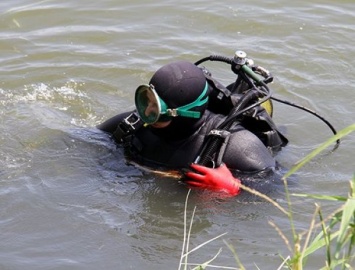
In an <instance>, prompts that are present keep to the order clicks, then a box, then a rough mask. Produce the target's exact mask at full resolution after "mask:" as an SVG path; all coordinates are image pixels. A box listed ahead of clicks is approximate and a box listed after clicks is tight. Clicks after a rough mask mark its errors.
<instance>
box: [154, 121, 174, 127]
mask: <svg viewBox="0 0 355 270" xmlns="http://www.w3.org/2000/svg"><path fill="white" fill-rule="evenodd" d="M170 123H171V121H167V122H155V123H154V124H151V125H150V126H151V127H153V128H165V127H167V126H169V125H170Z"/></svg>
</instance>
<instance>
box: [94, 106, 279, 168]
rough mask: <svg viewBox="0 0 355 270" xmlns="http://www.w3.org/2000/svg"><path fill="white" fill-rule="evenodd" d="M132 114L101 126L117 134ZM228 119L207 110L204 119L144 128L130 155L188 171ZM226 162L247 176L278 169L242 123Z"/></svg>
mask: <svg viewBox="0 0 355 270" xmlns="http://www.w3.org/2000/svg"><path fill="white" fill-rule="evenodd" d="M130 113H131V112H128V113H123V114H119V115H116V116H114V117H112V118H110V119H108V120H107V121H106V122H104V123H102V124H101V125H99V126H98V128H99V129H101V130H103V131H105V132H108V133H111V134H113V133H114V132H115V130H116V128H117V126H118V124H119V123H120V122H121V121H122V120H123V119H124V118H125V117H127V116H128V115H129V114H130ZM224 119H225V116H224V115H220V114H214V113H212V112H210V111H209V110H206V111H205V112H204V114H203V116H202V117H201V118H200V119H191V118H184V117H177V118H174V119H173V121H172V123H171V124H170V125H169V126H168V127H166V128H161V129H157V128H153V127H151V126H146V127H145V126H143V127H141V128H140V129H138V130H137V131H136V132H135V133H134V135H133V136H131V137H130V138H129V141H128V143H126V144H125V150H126V154H127V155H128V157H129V158H130V159H132V160H133V161H135V162H137V163H139V164H142V165H145V166H150V167H157V166H158V167H161V166H163V167H166V168H171V169H181V168H188V167H189V164H191V163H192V162H193V161H194V160H195V159H196V157H197V156H198V154H199V151H200V150H201V147H202V144H203V141H204V140H205V139H206V134H208V133H209V131H210V130H211V129H213V128H215V127H216V126H218V124H219V123H221V122H222V121H223V120H224ZM229 132H230V133H231V135H230V138H229V141H228V144H227V147H226V150H225V152H224V154H223V159H222V160H223V162H224V163H225V164H226V165H227V167H228V168H230V169H232V170H238V171H240V172H245V173H249V172H250V173H254V172H260V171H263V170H265V169H268V168H270V169H271V168H274V167H275V160H274V158H273V155H272V152H271V150H270V148H268V147H266V146H265V144H264V143H263V142H262V141H261V140H260V139H259V138H258V137H257V136H256V135H255V134H254V133H252V132H251V131H249V130H247V129H246V128H245V127H243V125H242V124H239V123H237V124H234V125H233V126H232V127H231V128H230V129H229Z"/></svg>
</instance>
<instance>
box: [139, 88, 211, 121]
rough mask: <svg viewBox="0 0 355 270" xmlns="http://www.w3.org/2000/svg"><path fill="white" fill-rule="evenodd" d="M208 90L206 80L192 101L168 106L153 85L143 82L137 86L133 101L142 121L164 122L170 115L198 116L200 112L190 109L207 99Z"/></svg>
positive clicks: (169, 118) (202, 103) (200, 104)
mask: <svg viewBox="0 0 355 270" xmlns="http://www.w3.org/2000/svg"><path fill="white" fill-rule="evenodd" d="M207 90H208V84H207V82H206V85H205V88H204V89H203V91H202V93H201V95H200V96H199V97H198V98H197V99H196V100H195V101H193V102H191V103H189V104H187V105H184V106H181V107H178V108H173V109H171V108H168V106H167V104H166V103H165V102H164V100H162V99H161V98H160V97H159V95H158V94H157V92H156V91H155V89H154V86H153V85H152V84H151V85H147V84H143V85H140V86H138V88H137V90H136V93H135V103H136V108H137V112H138V114H139V116H140V117H141V118H142V120H143V122H145V123H147V124H154V123H155V122H158V121H160V122H166V121H169V120H171V118H172V117H176V116H183V117H190V118H200V116H201V113H200V112H195V111H190V110H191V109H193V108H195V107H198V106H202V105H204V104H205V103H206V102H207V101H208V96H206V97H205V95H206V93H207Z"/></svg>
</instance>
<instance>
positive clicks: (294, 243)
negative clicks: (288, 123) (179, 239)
mask: <svg viewBox="0 0 355 270" xmlns="http://www.w3.org/2000/svg"><path fill="white" fill-rule="evenodd" d="M353 131H355V124H353V125H351V126H349V127H347V128H345V129H343V130H341V131H340V132H338V133H337V134H336V135H334V136H333V137H332V138H330V139H329V140H327V141H326V142H324V143H323V144H322V145H321V146H319V147H318V148H317V149H315V150H314V151H312V152H311V153H310V154H308V155H307V156H306V157H305V158H303V159H302V160H301V161H299V162H298V163H297V164H296V165H295V166H293V167H292V168H291V169H290V170H289V172H287V173H286V174H285V176H284V177H283V181H284V185H285V191H286V199H287V205H288V209H287V210H286V209H284V208H283V207H281V206H280V205H279V204H278V203H276V202H275V201H274V200H272V199H271V198H269V197H267V196H266V195H264V194H261V193H259V192H257V191H255V190H252V189H250V188H248V187H245V186H243V185H242V188H243V189H244V190H245V191H247V192H250V193H252V194H254V195H257V196H259V197H261V198H263V199H265V200H267V201H268V202H270V203H271V204H273V205H274V206H275V207H276V208H278V209H279V210H280V211H281V212H282V213H284V214H286V215H287V216H288V218H289V221H290V226H291V231H292V239H291V240H289V239H288V238H287V237H286V236H285V234H284V233H283V232H282V229H281V228H279V227H278V226H277V224H275V223H273V222H269V224H270V225H271V226H272V227H274V228H275V230H276V231H277V232H278V233H279V235H280V237H281V238H282V239H283V240H284V242H285V245H286V246H287V248H288V250H289V253H290V255H289V256H287V258H284V259H283V261H282V263H281V265H280V267H279V268H278V269H290V270H303V269H304V267H306V266H307V259H308V258H310V257H311V256H312V254H314V253H315V252H316V251H318V250H324V266H323V267H322V268H321V269H322V270H333V269H354V266H353V265H354V262H355V252H354V248H355V175H354V176H353V179H352V180H350V190H349V194H348V196H337V195H333V196H329V195H328V196H326V195H316V194H290V192H289V189H288V184H287V178H288V177H289V176H291V175H292V174H294V173H295V172H297V171H298V170H299V169H300V168H301V167H303V166H304V165H305V164H307V163H309V162H310V161H311V160H312V159H313V158H314V157H316V156H317V155H319V153H321V152H322V151H324V150H325V149H327V148H329V147H330V146H331V145H332V144H333V143H334V142H336V141H337V140H339V139H341V138H343V137H344V136H346V135H348V134H350V133H351V132H353ZM188 195H189V193H188ZM188 195H187V197H186V202H185V214H184V242H183V248H182V253H181V259H180V264H179V268H178V269H179V270H181V269H184V270H187V269H188V268H187V267H188V266H194V268H193V270H200V269H206V268H207V267H211V268H218V269H245V268H244V266H243V265H242V263H241V261H240V260H239V258H238V256H237V253H236V252H235V250H234V248H233V247H232V246H231V245H229V244H228V243H226V242H225V244H226V245H227V247H228V248H229V249H230V250H231V252H232V254H233V256H234V258H235V260H236V264H237V265H238V267H239V268H232V267H223V266H215V265H212V264H211V263H212V262H213V260H214V259H215V258H216V257H217V256H218V254H219V253H220V252H221V249H220V250H219V251H218V252H217V254H216V255H215V256H214V257H213V258H212V259H211V260H209V261H207V262H205V263H202V264H190V263H188V255H189V254H191V253H192V252H193V251H196V250H197V249H199V248H200V247H202V246H204V245H206V244H208V243H210V242H211V241H214V240H216V239H217V238H220V237H222V236H224V235H225V233H224V234H221V235H219V236H217V237H215V238H213V239H211V240H208V241H206V242H205V243H203V244H201V245H199V246H197V247H196V248H194V249H192V250H189V240H190V234H191V227H192V223H193V218H194V215H195V210H196V208H195V209H194V211H193V214H192V218H191V221H190V226H189V230H187V225H186V224H187V216H186V210H187V203H188ZM291 196H298V197H306V198H312V199H316V200H327V201H333V202H334V203H339V204H340V205H339V207H338V209H336V210H335V211H334V212H333V213H332V214H330V215H328V216H327V217H324V216H323V212H322V210H321V207H320V206H319V205H318V204H317V203H315V210H314V213H313V216H312V218H311V220H310V225H309V228H308V230H306V231H303V232H297V230H296V228H295V225H294V223H295V222H294V221H295V220H294V216H293V210H292V200H291ZM314 233H317V234H316V236H315V237H313V235H314ZM182 267H184V268H182ZM189 269H191V268H189Z"/></svg>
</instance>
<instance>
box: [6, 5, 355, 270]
mask: <svg viewBox="0 0 355 270" xmlns="http://www.w3.org/2000/svg"><path fill="white" fill-rule="evenodd" d="M352 7H353V3H352V1H345V0H343V1H340V2H336V3H335V2H331V1H321V2H319V1H316V2H312V3H308V2H307V1H298V2H297V4H296V2H294V3H293V2H288V1H277V2H275V3H269V2H263V3H260V2H256V1H239V2H238V4H236V3H235V1H225V2H223V3H217V2H216V3H215V2H213V3H212V2H208V1H207V2H206V1H204V2H201V1H189V2H187V1H180V2H176V1H175V2H172V1H168V0H164V1H158V2H154V3H153V2H151V1H148V2H147V1H145V2H144V1H140V2H134V3H133V2H132V3H131V2H128V1H121V2H120V3H119V5H118V4H117V3H116V2H114V1H111V0H105V1H101V2H92V3H87V2H84V1H75V2H73V3H60V2H58V1H56V0H48V1H46V0H44V1H38V2H36V3H34V2H31V1H29V0H18V1H8V2H6V1H3V2H1V3H0V14H1V17H0V30H1V33H2V35H1V36H0V49H1V54H0V59H1V63H2V65H1V67H0V69H1V73H0V74H1V81H0V129H1V133H0V143H1V148H0V204H1V206H2V207H1V208H0V230H1V232H2V233H1V237H0V240H1V241H0V242H1V244H0V268H1V269H24V268H26V269H36V270H38V269H104V268H106V269H135V268H144V269H157V268H159V269H171V268H177V265H178V261H179V258H180V254H181V248H182V242H183V232H184V224H183V217H184V203H185V199H186V194H187V189H186V188H185V187H184V186H182V185H181V184H179V183H178V181H176V179H171V178H168V177H164V176H159V175H156V174H152V173H149V172H146V171H142V170H140V169H138V168H136V167H134V166H132V165H130V164H128V163H127V161H126V160H125V157H124V154H123V151H122V149H121V148H120V147H117V146H116V145H115V144H114V143H113V142H112V141H111V140H110V138H108V137H107V136H106V134H103V133H102V132H100V131H98V130H97V129H95V125H97V124H98V123H100V122H102V121H103V120H104V119H107V118H108V117H110V116H112V115H114V114H116V113H118V112H123V111H127V110H130V109H132V108H133V91H134V89H135V88H136V86H137V85H138V84H142V83H146V82H147V81H148V80H149V78H150V76H151V74H152V73H153V72H154V71H155V70H156V69H157V68H158V67H160V66H161V65H163V64H166V63H167V62H168V61H170V60H174V59H185V60H190V61H196V60H198V59H200V58H202V57H205V56H208V55H210V54H220V55H225V56H232V55H233V53H234V51H235V50H237V49H238V50H239V49H241V50H244V51H246V52H247V53H248V55H249V56H250V57H251V58H253V59H254V61H255V62H257V63H258V64H260V65H261V66H264V67H265V68H267V69H269V70H270V71H271V72H272V73H273V75H274V76H275V82H274V83H273V85H272V88H273V90H274V94H275V96H277V97H280V98H283V99H287V100H289V101H292V102H296V103H298V104H300V105H302V106H307V107H310V108H311V109H314V110H315V111H317V112H318V113H320V114H321V115H323V116H324V117H325V118H326V119H327V120H329V121H330V122H331V123H332V124H334V125H335V127H336V128H337V129H341V128H343V127H345V126H347V125H349V124H351V123H353V114H354V109H353V108H354V106H355V104H354V100H355V98H354V93H353V91H351V85H353V82H354V79H353V69H352V67H353V66H354V64H355V63H354V59H355V55H354V51H353V49H352V48H353V44H352V42H351V41H352V40H353V39H354V33H353V30H352V29H353V19H354V12H353V8H352ZM206 65H207V64H206ZM208 68H209V69H210V70H211V71H212V72H213V74H214V76H216V77H217V78H218V79H220V80H221V81H222V82H223V83H229V82H230V80H231V79H232V78H233V75H232V74H231V73H230V71H229V70H228V68H227V67H226V66H224V65H221V64H216V63H208ZM274 106H275V116H274V118H275V121H276V122H277V123H278V124H280V125H281V128H282V130H284V131H285V132H286V134H287V137H288V138H289V139H290V142H291V143H290V145H289V146H288V147H286V149H284V151H283V152H281V153H280V154H279V155H278V157H277V159H278V162H279V164H280V167H281V171H280V175H282V173H284V172H285V171H286V170H287V168H289V167H290V166H292V164H294V163H295V162H296V161H297V160H299V159H300V158H302V157H303V156H305V155H306V154H307V153H309V152H310V151H311V150H312V149H314V148H315V147H316V146H317V145H319V144H320V143H321V142H323V141H324V140H325V139H327V138H328V137H329V136H331V132H330V130H328V128H327V127H326V126H325V125H324V124H323V123H322V122H320V121H319V120H318V119H316V118H315V117H313V116H311V115H309V114H307V113H304V112H302V111H299V110H297V109H294V108H290V107H287V106H285V105H282V104H278V103H274ZM353 142H354V135H350V136H349V137H347V138H346V139H344V140H343V142H342V144H341V146H340V148H339V149H338V150H337V151H336V152H334V153H331V154H325V155H323V156H322V157H320V158H318V159H315V160H314V161H312V162H311V164H310V165H308V166H306V167H305V168H303V169H302V171H301V172H299V173H298V174H297V175H296V176H294V177H293V178H292V179H291V182H290V188H291V190H292V192H295V193H301V192H302V193H321V194H331V195H333V194H336V195H342V194H345V193H346V192H347V189H348V184H347V181H348V180H349V179H350V177H351V175H352V173H353V162H352V160H351V159H350V158H349V157H350V156H351V154H352V150H351V149H352V148H353ZM262 189H263V190H264V191H266V192H267V193H268V194H269V195H270V196H271V197H273V198H274V199H275V200H277V201H278V202H279V203H280V204H282V205H285V200H284V198H285V196H284V191H283V185H282V183H280V182H278V181H277V180H275V181H274V182H273V183H270V184H269V183H264V187H263V188H262ZM293 200H294V203H295V209H297V210H296V218H297V217H299V219H298V220H297V223H296V225H297V226H298V227H299V228H306V227H308V222H309V218H310V215H311V214H310V213H312V212H313V201H311V200H309V201H308V200H299V199H297V198H294V199H293ZM195 205H196V206H197V210H196V214H195V217H194V222H193V227H192V235H191V239H190V242H191V244H190V245H191V248H192V247H195V246H197V245H199V244H201V243H203V242H205V241H206V240H209V239H211V238H213V237H215V236H217V235H220V234H221V233H224V232H227V233H228V234H227V235H226V236H225V237H224V239H225V240H226V241H227V242H228V243H230V244H231V245H233V246H234V247H235V248H236V250H237V253H238V255H239V257H240V259H241V260H242V262H243V264H244V265H245V266H246V268H248V269H249V268H255V264H256V265H258V267H259V268H261V269H276V268H277V267H278V266H279V265H280V264H281V260H280V258H279V255H278V254H279V253H280V252H281V255H283V256H285V257H286V256H287V255H288V252H287V250H286V249H285V244H284V243H283V241H282V240H281V239H280V237H279V235H278V234H277V233H276V231H275V230H274V229H273V228H271V227H270V226H269V225H268V224H267V221H268V220H273V221H274V222H275V223H277V224H278V225H279V226H280V228H282V229H283V231H284V232H285V233H286V234H287V235H288V234H289V224H288V220H287V218H286V217H285V216H284V215H283V214H282V213H281V212H279V211H278V210H277V209H275V208H274V207H272V206H271V205H270V204H269V203H267V202H264V201H263V200H261V199H260V198H257V197H255V196H251V195H249V194H247V193H244V194H242V195H241V196H238V197H236V198H229V199H226V198H220V197H218V196H213V195H212V194H211V193H208V192H195V191H194V192H192V194H191V195H190V198H189V204H188V211H187V216H188V218H190V217H191V216H192V213H193V209H194V206H195ZM324 207H325V208H326V209H327V210H328V209H331V208H332V205H331V204H330V205H326V204H325V205H324ZM188 221H189V220H188ZM220 247H223V248H224V249H223V252H222V253H221V254H220V256H219V257H218V259H217V261H216V262H215V264H220V265H224V266H235V261H234V258H233V256H232V254H231V253H230V252H229V251H228V249H227V248H226V247H225V244H224V243H223V242H222V241H221V240H216V241H214V242H212V243H210V244H208V245H207V247H205V248H203V249H202V250H201V251H198V252H197V253H195V254H192V255H191V257H190V259H189V261H191V262H203V261H206V260H208V259H209V258H211V257H213V256H214V255H215V254H216V253H217V251H218V249H219V248H220ZM318 259H319V258H316V260H315V262H311V263H312V266H311V268H314V269H317V268H319V264H317V260H318ZM319 261H323V259H322V258H320V260H319ZM313 264H314V265H313ZM313 266H314V267H313Z"/></svg>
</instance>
